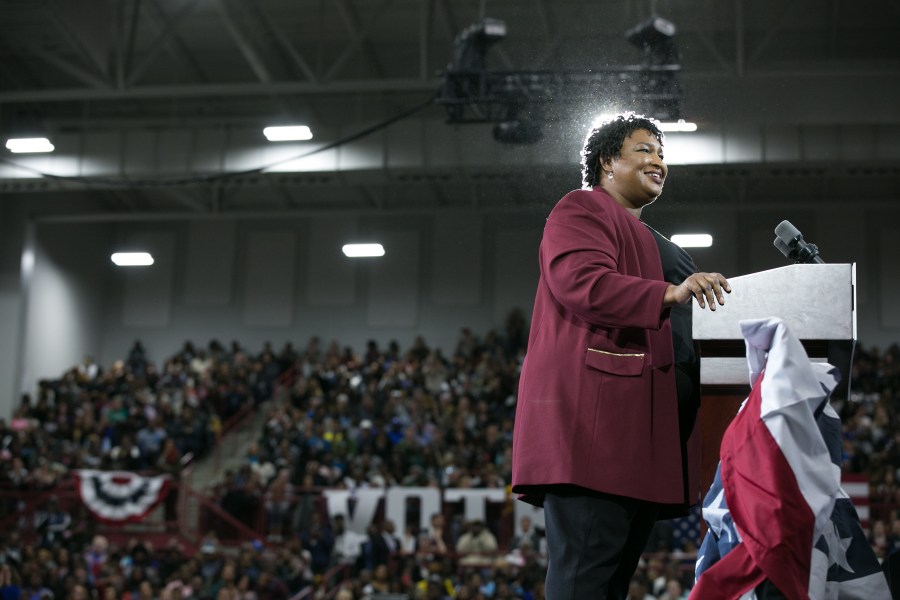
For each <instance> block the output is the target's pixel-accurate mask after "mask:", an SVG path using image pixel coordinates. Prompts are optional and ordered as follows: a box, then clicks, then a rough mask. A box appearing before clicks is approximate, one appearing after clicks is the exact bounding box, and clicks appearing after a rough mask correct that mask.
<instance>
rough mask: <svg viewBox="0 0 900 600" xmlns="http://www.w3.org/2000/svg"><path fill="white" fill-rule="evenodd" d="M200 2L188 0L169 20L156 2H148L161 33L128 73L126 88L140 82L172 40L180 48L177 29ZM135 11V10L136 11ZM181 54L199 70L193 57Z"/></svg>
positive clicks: (184, 51)
mask: <svg viewBox="0 0 900 600" xmlns="http://www.w3.org/2000/svg"><path fill="white" fill-rule="evenodd" d="M199 1H200V0H188V1H187V2H186V3H185V4H184V5H182V7H181V10H179V11H178V13H177V14H176V15H175V16H174V17H172V18H171V19H170V18H168V17H167V16H166V14H165V13H164V12H163V10H162V9H161V8H160V7H159V5H158V4H157V3H156V0H152V1H151V2H150V6H151V7H153V8H154V9H155V10H156V13H157V16H158V17H159V18H160V19H161V20H162V22H163V31H162V33H160V34H159V35H158V36H156V39H154V40H153V42H152V43H151V44H150V48H151V50H150V52H149V53H148V54H147V55H146V56H145V57H144V59H143V60H142V61H141V62H140V64H138V65H137V66H136V67H135V68H134V70H133V71H131V72H130V73H128V79H127V81H126V82H125V85H126V86H127V87H131V86H132V85H134V84H135V83H137V82H138V81H140V79H141V77H143V76H144V73H145V72H146V71H147V69H148V68H149V67H150V66H151V65H152V64H153V62H154V61H155V60H156V58H157V57H158V56H159V55H160V54H161V53H162V52H163V51H164V50H165V49H167V48H168V46H169V42H170V41H172V40H173V39H174V41H175V43H176V45H178V46H179V47H180V44H181V42H180V40H178V38H177V35H176V34H177V33H178V28H179V27H180V26H181V24H182V23H184V19H185V17H186V16H187V15H188V14H190V12H191V11H192V10H194V8H195V7H196V6H197V5H198V4H199ZM136 10H137V9H136ZM182 51H183V53H184V54H185V55H186V56H187V57H188V60H189V62H191V66H193V67H194V68H195V69H199V67H197V66H196V64H195V62H194V61H193V57H191V56H190V54H189V53H187V51H186V50H183V49H182Z"/></svg>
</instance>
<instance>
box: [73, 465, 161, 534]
mask: <svg viewBox="0 0 900 600" xmlns="http://www.w3.org/2000/svg"><path fill="white" fill-rule="evenodd" d="M171 484H172V482H171V479H170V478H169V476H167V475H160V476H157V477H144V476H142V475H139V474H137V473H131V472H129V471H94V470H89V469H82V470H78V471H75V487H76V488H77V489H78V495H79V496H80V497H81V501H82V502H83V503H84V505H85V506H86V507H87V509H88V510H89V511H91V513H92V514H93V515H94V516H95V517H97V518H98V519H100V520H101V521H105V522H107V523H136V522H138V521H141V520H143V519H144V518H145V517H146V516H147V515H148V514H149V513H150V511H152V510H153V509H154V508H156V507H157V506H158V505H159V503H160V502H162V501H163V500H165V498H166V496H167V495H168V494H169V489H170V487H171Z"/></svg>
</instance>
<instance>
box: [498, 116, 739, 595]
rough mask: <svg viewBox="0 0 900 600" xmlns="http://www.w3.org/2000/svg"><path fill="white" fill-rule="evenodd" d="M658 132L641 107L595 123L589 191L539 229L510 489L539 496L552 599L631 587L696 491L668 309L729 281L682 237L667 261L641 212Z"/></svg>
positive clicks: (695, 464) (657, 181) (533, 499)
mask: <svg viewBox="0 0 900 600" xmlns="http://www.w3.org/2000/svg"><path fill="white" fill-rule="evenodd" d="M663 142H664V137H663V134H662V132H661V131H660V130H659V128H658V126H657V123H656V122H655V121H653V120H650V119H647V118H644V117H641V116H638V115H634V114H631V113H626V114H624V115H619V116H617V117H615V118H613V119H612V120H610V121H608V122H605V123H603V124H602V125H600V126H599V127H595V128H594V129H592V130H591V132H590V133H589V134H588V136H587V139H586V141H585V144H584V148H583V150H582V174H583V183H584V188H583V189H580V190H575V191H572V192H569V193H568V194H566V195H565V196H564V197H563V198H562V199H561V200H560V201H559V202H558V203H557V204H556V206H555V207H554V208H553V210H552V211H551V212H550V215H549V217H548V218H547V222H546V225H545V227H544V233H543V238H542V240H541V246H540V251H539V264H540V279H539V282H538V288H537V292H536V296H535V302H534V312H533V314H532V324H531V331H530V335H529V339H528V350H527V354H526V357H525V362H524V365H523V368H522V373H521V377H520V381H519V395H518V404H517V407H516V419H515V425H514V432H513V476H512V483H513V488H512V489H513V491H514V492H515V493H517V494H520V499H522V500H524V501H526V502H530V503H532V504H535V505H538V506H543V507H544V517H545V524H546V534H547V550H548V555H549V566H548V571H547V582H546V592H547V598H548V599H549V600H570V599H572V600H576V599H577V600H583V599H585V598H599V599H604V598H625V595H626V593H627V589H628V584H629V581H630V579H631V577H632V575H633V573H634V570H635V568H636V566H637V563H638V560H639V558H640V555H641V552H642V551H643V549H644V546H645V544H646V541H647V538H648V536H649V534H650V531H651V529H652V527H653V524H654V523H655V521H656V520H657V519H660V518H670V517H673V516H678V515H680V514H686V510H687V508H688V507H689V506H690V505H691V504H694V503H695V502H696V501H697V500H699V476H698V475H697V471H698V470H699V460H698V457H696V456H692V455H691V453H690V452H688V450H687V448H688V447H689V446H691V444H690V443H685V440H683V439H682V437H687V435H685V436H682V432H685V434H687V433H689V432H690V431H691V430H692V429H693V415H692V414H691V410H683V411H682V413H683V414H682V416H681V417H679V398H678V393H677V391H676V370H677V369H676V365H675V363H676V360H675V356H676V353H678V351H677V350H674V349H673V335H672V323H671V311H672V308H673V307H676V306H681V305H686V304H689V303H690V301H691V299H692V298H693V299H695V300H696V301H697V302H698V304H699V305H700V306H701V307H704V308H705V307H708V308H709V309H710V310H715V309H716V306H717V304H724V302H725V298H724V293H723V292H729V293H730V291H731V288H730V286H729V285H728V282H727V280H726V279H725V278H724V277H722V276H721V275H719V274H718V273H694V272H693V271H694V270H695V269H694V267H693V262H692V261H690V257H689V256H688V257H687V259H686V260H685V259H684V257H685V256H687V255H686V253H684V255H683V256H682V254H681V253H679V251H680V249H678V251H673V250H672V248H671V247H669V246H665V245H664V246H662V247H663V249H664V252H662V258H663V259H665V261H666V262H667V264H665V265H664V264H663V261H662V260H661V252H660V246H658V242H657V238H656V237H655V236H654V233H653V232H652V231H651V230H650V229H649V228H648V227H647V226H646V225H645V224H644V223H643V222H642V221H641V220H640V216H641V210H642V209H643V208H644V207H645V206H647V205H649V204H651V203H652V202H653V201H655V200H656V199H657V198H658V197H659V195H660V194H661V193H662V190H663V185H664V183H665V181H666V175H667V173H668V169H667V167H666V163H665V161H664V159H663V156H664V152H663ZM660 237H661V236H660ZM659 243H660V244H670V242H668V240H665V238H662V239H661V240H659ZM680 252H683V251H680ZM664 272H665V274H668V275H669V276H670V278H672V277H674V275H673V274H677V273H682V275H683V278H682V279H679V280H677V281H672V282H667V281H666V277H665V275H664ZM688 334H690V328H689V327H688ZM680 343H688V344H690V339H688V340H681V341H680ZM688 383H690V381H688ZM689 394H690V392H688V395H689ZM689 408H690V407H688V409H689ZM684 421H690V422H684Z"/></svg>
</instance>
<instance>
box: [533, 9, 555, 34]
mask: <svg viewBox="0 0 900 600" xmlns="http://www.w3.org/2000/svg"><path fill="white" fill-rule="evenodd" d="M534 4H535V9H536V10H537V17H538V21H540V22H541V25H543V29H544V38H545V39H546V40H547V41H549V40H551V39H553V34H554V31H553V22H552V21H551V19H550V11H549V9H548V8H547V0H534Z"/></svg>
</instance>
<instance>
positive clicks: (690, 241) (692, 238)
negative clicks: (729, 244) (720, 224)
mask: <svg viewBox="0 0 900 600" xmlns="http://www.w3.org/2000/svg"><path fill="white" fill-rule="evenodd" d="M712 242H713V239H712V236H711V235H709V234H708V233H676V234H675V235H673V236H672V243H673V244H678V245H679V246H681V247H682V248H709V247H710V246H712Z"/></svg>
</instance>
